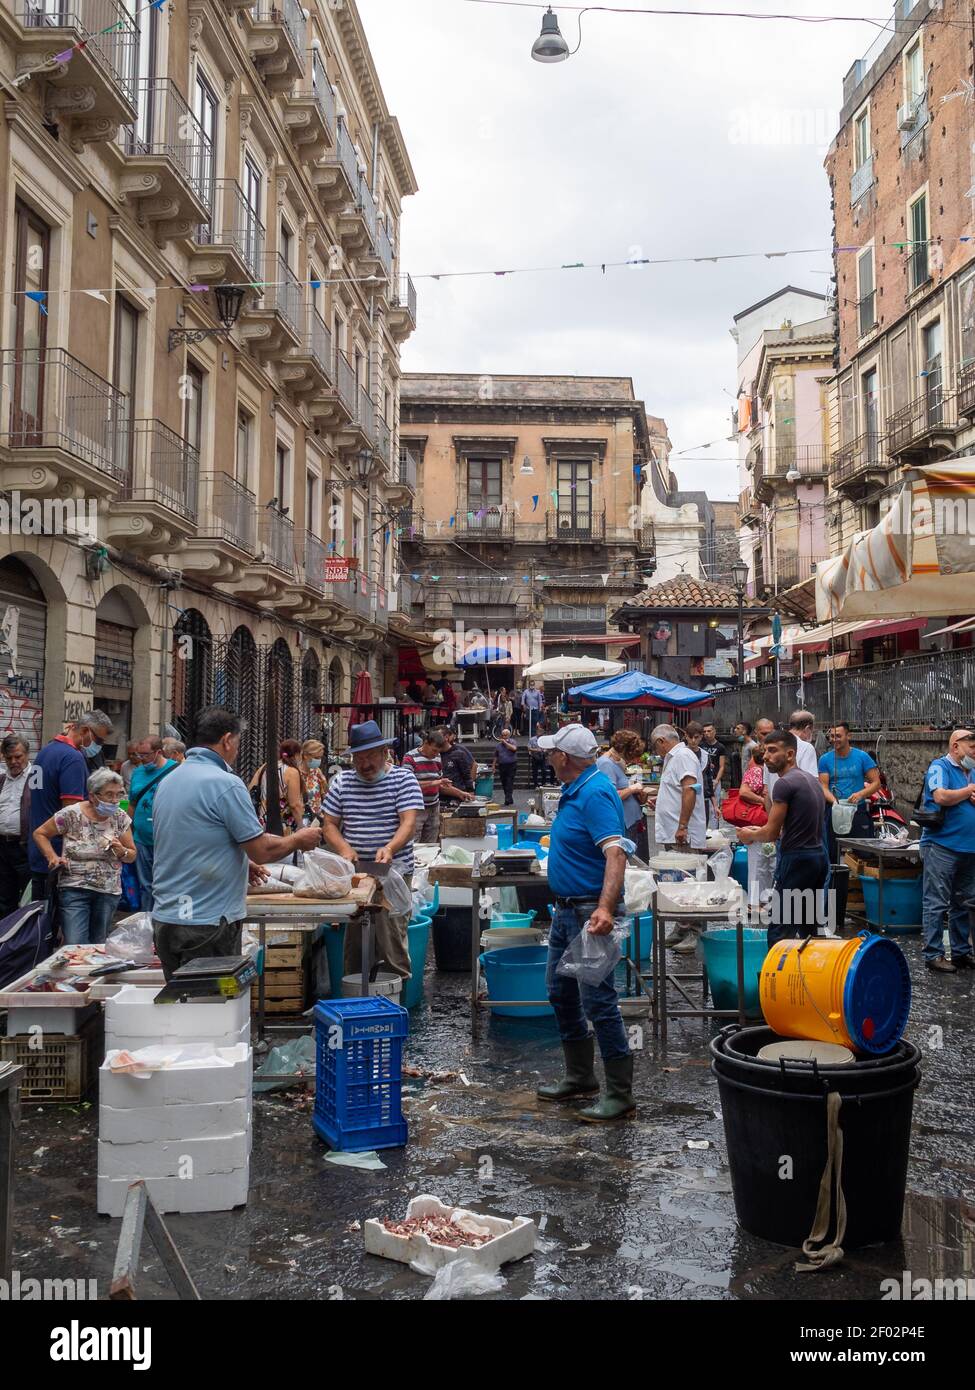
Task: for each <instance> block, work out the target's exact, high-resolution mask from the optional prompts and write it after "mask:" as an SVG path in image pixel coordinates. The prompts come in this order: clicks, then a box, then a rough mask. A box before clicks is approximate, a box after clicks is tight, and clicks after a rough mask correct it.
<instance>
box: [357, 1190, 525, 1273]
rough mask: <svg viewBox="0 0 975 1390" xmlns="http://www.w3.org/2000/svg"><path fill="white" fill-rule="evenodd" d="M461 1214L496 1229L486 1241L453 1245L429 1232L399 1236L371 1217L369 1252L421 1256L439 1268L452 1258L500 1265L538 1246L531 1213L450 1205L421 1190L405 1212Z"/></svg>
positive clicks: (394, 1256)
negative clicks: (492, 1213) (511, 1214)
mask: <svg viewBox="0 0 975 1390" xmlns="http://www.w3.org/2000/svg"><path fill="white" fill-rule="evenodd" d="M452 1213H456V1214H457V1215H458V1216H465V1217H471V1218H472V1219H473V1220H474V1221H476V1222H477V1223H478V1225H480V1226H486V1227H487V1229H488V1230H489V1231H492V1232H494V1233H495V1234H494V1235H492V1238H491V1239H490V1240H489V1241H487V1242H485V1244H484V1245H462V1246H460V1247H459V1248H458V1249H456V1250H455V1249H453V1247H451V1246H449V1245H434V1244H433V1242H432V1241H431V1240H430V1239H429V1237H428V1236H426V1235H414V1236H398V1235H395V1234H394V1233H393V1232H392V1231H387V1230H386V1227H385V1226H384V1225H383V1223H382V1222H381V1221H377V1220H376V1219H375V1218H370V1219H369V1220H368V1221H366V1222H365V1223H364V1224H363V1228H362V1230H363V1237H364V1240H365V1247H366V1250H367V1251H368V1252H369V1254H370V1255H383V1256H385V1258H386V1259H387V1260H400V1261H402V1263H403V1264H410V1263H411V1262H412V1261H413V1260H416V1259H419V1260H421V1261H422V1262H423V1263H424V1264H425V1265H426V1266H427V1267H428V1268H430V1269H434V1268H436V1269H439V1268H440V1267H441V1265H445V1264H449V1263H450V1262H451V1260H470V1261H471V1262H472V1263H473V1264H475V1265H478V1266H480V1268H481V1269H500V1267H501V1266H502V1265H503V1264H507V1263H508V1262H509V1260H520V1259H523V1258H524V1256H525V1255H530V1254H531V1253H532V1251H533V1250H534V1249H535V1237H536V1235H537V1231H536V1229H535V1223H534V1221H532V1220H531V1218H530V1217H528V1216H516V1217H514V1219H513V1220H510V1221H509V1220H507V1219H506V1218H505V1217H503V1216H482V1215H481V1214H480V1212H476V1211H467V1210H466V1209H465V1208H463V1207H455V1206H451V1205H450V1204H449V1203H447V1202H442V1201H441V1200H440V1198H439V1197H432V1196H430V1194H429V1193H421V1194H420V1196H418V1197H413V1198H412V1199H411V1201H410V1202H409V1203H408V1204H407V1207H406V1216H407V1219H409V1218H410V1217H411V1216H429V1215H431V1214H436V1215H438V1216H450V1215H451V1214H452Z"/></svg>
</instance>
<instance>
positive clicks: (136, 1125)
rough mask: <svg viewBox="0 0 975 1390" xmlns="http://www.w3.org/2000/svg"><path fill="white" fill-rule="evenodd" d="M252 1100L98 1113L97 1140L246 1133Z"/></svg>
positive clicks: (108, 1108)
mask: <svg viewBox="0 0 975 1390" xmlns="http://www.w3.org/2000/svg"><path fill="white" fill-rule="evenodd" d="M250 1124H251V1104H250V1101H249V1100H245V1099H241V1100H216V1101H210V1102H209V1103H204V1104H203V1105H148V1106H147V1105H140V1106H137V1107H133V1108H130V1109H128V1110H119V1109H117V1108H116V1107H115V1106H114V1105H101V1106H99V1109H98V1137H99V1139H105V1140H107V1141H108V1142H109V1143H111V1144H139V1143H154V1142H155V1141H157V1140H160V1139H210V1138H214V1137H219V1136H220V1135H224V1134H235V1133H237V1132H238V1131H240V1130H243V1131H245V1132H246V1131H247V1130H248V1129H249V1128H250Z"/></svg>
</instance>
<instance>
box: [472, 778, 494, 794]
mask: <svg viewBox="0 0 975 1390" xmlns="http://www.w3.org/2000/svg"><path fill="white" fill-rule="evenodd" d="M474 794H475V796H486V797H488V798H489V799H490V798H491V797H492V796H493V795H494V778H493V777H492V776H491V775H490V774H486V775H485V776H484V777H478V778H477V779H476V780H475V782H474Z"/></svg>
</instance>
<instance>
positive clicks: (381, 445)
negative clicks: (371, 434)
mask: <svg viewBox="0 0 975 1390" xmlns="http://www.w3.org/2000/svg"><path fill="white" fill-rule="evenodd" d="M391 447H392V435H391V434H390V430H389V426H388V425H387V424H386V421H385V420H384V419H383V418H382V417H381V416H380V415H379V414H378V412H377V414H376V453H377V454H378V455H379V457H380V458H381V459H382V461H383V463H384V464H385V465H386V468H387V470H388V469H389V467H390V463H391Z"/></svg>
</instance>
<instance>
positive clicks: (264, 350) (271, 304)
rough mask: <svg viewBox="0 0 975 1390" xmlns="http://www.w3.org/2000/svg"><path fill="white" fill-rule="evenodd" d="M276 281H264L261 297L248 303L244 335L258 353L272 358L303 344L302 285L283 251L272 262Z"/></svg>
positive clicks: (243, 318) (242, 327) (244, 318)
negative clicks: (254, 301) (282, 253)
mask: <svg viewBox="0 0 975 1390" xmlns="http://www.w3.org/2000/svg"><path fill="white" fill-rule="evenodd" d="M271 274H272V275H273V276H274V279H273V281H272V282H270V283H268V282H265V283H264V287H263V291H262V294H261V298H260V299H259V300H258V301H257V302H256V303H252V304H249V305H245V308H244V315H246V317H242V319H241V325H242V326H241V330H240V331H241V334H242V336H243V338H244V339H245V341H246V342H247V344H248V346H249V347H250V348H251V350H252V351H253V352H254V353H255V354H256V355H257V356H258V357H263V358H269V357H272V356H275V355H279V354H282V353H286V352H288V351H289V350H291V349H294V348H296V347H298V346H299V344H300V343H301V342H302V340H303V337H304V334H303V331H302V321H303V315H302V294H301V284H300V282H299V280H298V277H297V276H296V275H295V273H294V271H293V270H292V269H291V267H290V266H289V265H288V263H287V261H286V260H285V259H284V257H283V256H282V255H281V254H280V253H279V254H278V255H277V256H276V257H275V258H274V261H273V262H272V264H271Z"/></svg>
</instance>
